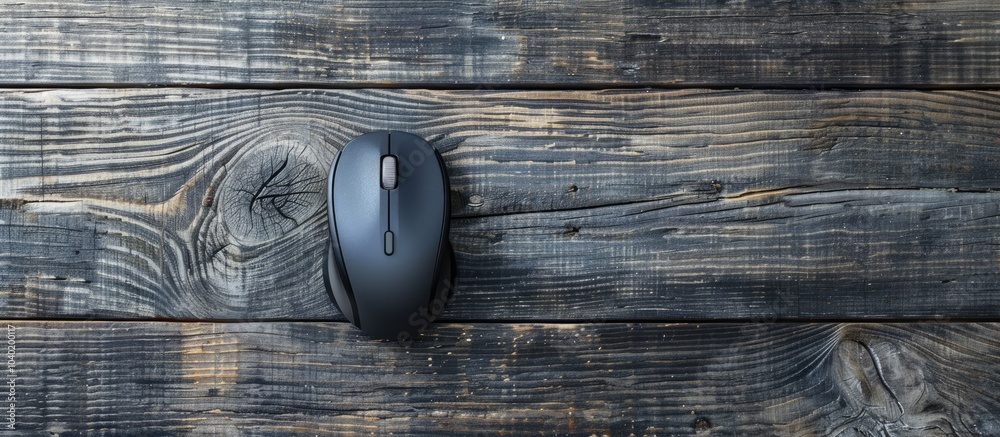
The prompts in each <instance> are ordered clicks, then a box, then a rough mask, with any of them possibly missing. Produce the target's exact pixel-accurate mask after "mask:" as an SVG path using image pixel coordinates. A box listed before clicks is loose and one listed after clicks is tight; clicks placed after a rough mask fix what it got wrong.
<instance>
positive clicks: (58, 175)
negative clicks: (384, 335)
mask: <svg viewBox="0 0 1000 437" xmlns="http://www.w3.org/2000/svg"><path fill="white" fill-rule="evenodd" d="M0 110H2V111H0V113H2V114H4V115H3V117H2V118H0V153H2V155H3V156H4V159H3V160H2V161H0V175H2V180H0V182H2V183H0V199H4V200H3V201H2V202H0V223H2V224H3V228H2V232H0V243H2V244H3V246H2V247H4V248H5V249H3V250H0V266H2V267H3V269H2V270H0V290H2V291H4V295H5V299H6V300H5V305H4V307H3V311H4V314H5V315H7V316H8V317H31V318H35V317H94V316H97V317H109V318H119V317H121V318H146V317H168V318H171V317H179V318H186V319H187V318H211V319H247V318H254V319H301V318H334V317H337V316H338V315H337V313H336V311H335V310H334V309H333V307H332V305H331V303H330V302H329V300H328V298H327V297H326V295H325V293H324V292H323V287H322V282H321V271H320V268H319V260H320V259H321V257H320V256H319V254H320V253H321V249H322V247H323V242H324V241H326V238H328V237H327V225H326V217H325V212H324V211H325V209H324V208H325V207H324V202H325V194H324V188H323V185H324V180H325V174H326V171H327V170H328V166H329V163H330V162H331V161H332V159H333V156H334V153H335V152H336V150H337V148H338V147H340V145H341V144H343V143H344V142H346V141H347V140H348V139H349V138H351V137H353V136H356V135H358V134H360V133H362V132H366V131H370V130H376V129H403V130H409V131H412V132H414V133H417V134H419V135H422V136H424V137H425V138H428V139H429V140H431V141H432V143H433V144H435V146H436V147H438V148H439V150H440V151H441V152H442V153H443V155H444V158H445V161H446V163H447V165H448V167H449V171H450V173H451V177H452V187H453V193H452V195H453V200H454V201H453V205H454V210H453V215H454V218H455V219H456V220H455V223H454V225H453V227H452V235H451V238H452V241H453V243H454V245H455V247H456V249H457V251H458V258H459V284H458V295H457V297H456V298H455V300H454V301H453V302H452V305H451V306H450V307H449V309H448V310H447V312H446V313H445V316H444V317H445V318H446V319H448V320H455V321H461V320H495V319H502V320H512V319H516V320H531V319H536V320H537V319H544V320H579V321H600V320H609V319H614V320H617V319H632V318H643V319H648V320H669V319H705V318H726V319H746V320H772V319H786V318H801V319H817V318H819V319H827V318H829V319H842V318H870V317H876V318H877V317H893V318H897V317H898V318H907V317H918V318H926V317H935V318H951V317H994V316H995V315H996V314H997V312H998V310H1000V300H998V298H997V293H996V291H997V288H998V276H997V273H998V272H997V270H998V268H1000V262H998V258H997V251H996V250H997V247H998V244H1000V241H998V240H997V238H998V237H997V235H996V232H995V229H997V225H998V223H997V221H998V220H1000V210H998V208H1000V206H998V202H997V199H998V198H997V195H996V194H995V193H994V192H993V191H995V190H997V189H998V188H1000V161H997V160H996V159H995V156H996V154H997V145H998V144H997V141H996V135H995V130H996V129H997V127H998V125H997V120H998V119H1000V95H998V94H997V93H993V92H973V91H960V92H915V91H864V92H805V91H802V92H798V91H705V90H684V91H651V90H606V91H520V92H518V91H509V92H496V91H425V90H404V91H400V90H345V91H316V90H290V91H227V90H187V89H156V90H55V91H41V92H18V91H7V92H4V93H0Z"/></svg>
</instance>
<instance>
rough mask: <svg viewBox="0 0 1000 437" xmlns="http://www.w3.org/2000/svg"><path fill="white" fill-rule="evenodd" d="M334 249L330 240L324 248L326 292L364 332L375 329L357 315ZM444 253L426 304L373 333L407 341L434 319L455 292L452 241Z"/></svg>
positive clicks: (389, 338)
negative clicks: (363, 322) (345, 286)
mask: <svg viewBox="0 0 1000 437" xmlns="http://www.w3.org/2000/svg"><path fill="white" fill-rule="evenodd" d="M334 250H335V248H334V247H333V244H331V243H330V242H329V241H327V243H326V248H325V249H324V250H323V283H324V284H325V285H326V292H327V294H328V295H329V296H330V298H331V300H333V304H334V305H335V306H336V307H337V309H338V310H340V312H341V313H343V314H344V317H347V320H348V321H349V322H351V323H352V324H354V325H355V326H357V327H358V328H361V329H363V330H365V331H368V332H372V331H371V329H372V328H371V327H368V326H367V325H363V324H362V321H361V320H360V317H359V316H358V311H357V304H356V303H355V301H354V297H353V295H352V294H351V293H349V292H348V291H347V290H346V289H345V288H344V285H343V284H344V281H343V280H342V277H341V273H340V268H339V267H338V266H337V261H336V256H335V254H334V252H333V251H334ZM443 251H444V253H443V254H442V256H441V260H442V261H443V265H442V266H441V269H440V273H439V275H438V278H437V280H436V285H435V287H434V292H433V293H431V294H430V295H429V298H428V300H427V306H421V307H419V308H416V309H414V310H413V311H412V312H411V313H410V314H409V315H408V316H407V317H406V318H405V319H398V318H397V319H396V320H400V321H399V322H397V323H394V324H393V326H388V327H386V328H388V329H380V330H378V331H377V332H381V333H382V334H381V335H373V336H376V337H378V338H383V339H387V340H404V341H405V340H407V339H410V338H413V337H415V336H417V335H419V334H420V333H421V332H423V331H424V329H426V328H427V327H428V326H429V325H430V324H431V322H433V321H434V319H436V318H437V317H438V316H440V315H441V312H442V311H444V307H445V305H446V304H447V302H448V300H450V299H451V297H452V296H453V295H454V292H455V284H456V282H455V281H456V276H457V275H456V274H457V269H456V268H455V267H456V264H455V252H454V251H453V250H452V248H451V243H450V242H445V244H444V248H443Z"/></svg>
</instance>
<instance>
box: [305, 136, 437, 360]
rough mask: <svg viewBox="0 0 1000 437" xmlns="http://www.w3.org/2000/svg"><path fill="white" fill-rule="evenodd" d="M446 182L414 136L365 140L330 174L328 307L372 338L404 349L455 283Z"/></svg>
mask: <svg viewBox="0 0 1000 437" xmlns="http://www.w3.org/2000/svg"><path fill="white" fill-rule="evenodd" d="M450 211H451V205H450V190H449V185H448V174H447V172H446V171H445V167H444V161H443V160H442V159H441V155H440V154H438V153H437V151H436V150H434V148H432V147H431V146H430V144H428V143H427V142H426V141H424V140H423V139H422V138H420V137H418V136H416V135H412V134H408V133H405V132H399V131H381V132H372V133H368V134H365V135H362V136H360V137H357V138H355V139H353V140H351V141H350V142H348V143H347V144H346V145H345V146H344V147H343V148H342V149H341V150H340V152H338V153H337V156H336V158H334V160H333V165H331V166H330V177H329V180H328V182H327V213H328V215H329V219H330V237H331V238H330V243H329V244H328V245H327V250H326V254H325V259H324V262H323V277H324V279H325V282H326V288H327V291H328V292H329V294H330V296H331V297H332V298H333V302H334V304H336V306H337V308H338V309H340V312H342V313H343V314H344V315H345V316H346V317H347V319H348V320H350V321H351V323H353V324H354V325H356V326H357V327H359V328H361V330H362V331H364V332H366V333H368V334H369V335H370V336H372V337H375V338H381V339H391V340H400V341H408V340H410V339H412V338H414V337H415V336H416V335H417V334H419V333H420V332H422V331H423V329H424V328H426V327H427V326H428V325H429V324H430V323H431V322H432V321H433V320H434V318H436V317H437V316H438V315H439V314H440V312H441V310H443V308H444V305H445V303H446V301H447V299H448V298H449V297H450V296H451V294H452V293H451V292H452V290H454V285H455V277H454V275H455V266H454V262H455V261H454V254H453V252H452V249H451V244H450V243H449V242H448V227H449V218H450V215H451V214H450Z"/></svg>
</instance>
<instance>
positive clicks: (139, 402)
mask: <svg viewBox="0 0 1000 437" xmlns="http://www.w3.org/2000/svg"><path fill="white" fill-rule="evenodd" d="M11 324H12V325H13V326H14V333H15V337H16V338H15V341H16V356H15V368H16V381H15V384H16V390H17V394H18V396H17V400H16V412H15V414H16V420H17V422H16V426H17V427H18V429H20V430H22V432H29V431H38V432H45V431H49V432H55V433H62V432H71V433H74V434H75V433H95V434H105V433H112V434H115V433H117V434H131V433H136V432H140V431H141V432H144V433H171V434H173V433H182V432H183V433H193V434H211V435H292V434H294V435H318V434H331V433H336V434H365V435H370V434H375V435H388V434H390V433H394V434H402V435H433V436H441V435H498V434H503V435H538V434H540V433H541V434H546V435H551V434H558V435H573V436H577V435H579V436H588V435H613V436H626V435H632V434H634V435H698V436H701V435H778V436H799V435H831V436H855V435H857V436H860V435H890V436H902V435H922V436H929V435H942V436H944V435H955V436H975V435H996V434H997V433H1000V419H998V417H1000V415H998V412H1000V401H998V400H997V397H996V392H997V390H998V389H1000V380H998V379H997V376H996V375H998V374H1000V368H998V366H1000V364H998V363H1000V340H998V339H1000V326H998V325H997V324H992V323H986V324H968V323H950V324H702V325H693V324H680V325H661V324H614V323H608V324H583V325H574V324H490V323H478V324H472V325H465V324H443V325H438V326H436V327H435V328H433V329H432V330H430V331H428V335H427V336H426V337H425V338H423V339H422V340H421V341H418V342H414V343H413V344H412V345H410V346H409V347H402V346H400V345H398V344H395V343H387V342H373V341H369V340H365V339H364V337H363V335H361V334H360V333H359V331H357V330H355V329H354V328H353V327H351V326H350V325H347V324H346V323H238V324H225V323H215V324H213V323H155V322H153V323H150V322H131V323H121V322H119V323H108V322H19V321H13V322H11ZM5 325H6V323H5ZM5 408H6V407H5Z"/></svg>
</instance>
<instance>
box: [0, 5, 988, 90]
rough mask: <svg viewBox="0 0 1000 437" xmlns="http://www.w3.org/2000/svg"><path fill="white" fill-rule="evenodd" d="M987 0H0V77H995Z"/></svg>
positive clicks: (893, 81) (530, 81) (925, 81)
mask: <svg viewBox="0 0 1000 437" xmlns="http://www.w3.org/2000/svg"><path fill="white" fill-rule="evenodd" d="M998 21H1000V7H998V5H997V4H996V2H993V1H989V0H944V1H934V2H926V1H916V0H902V1H895V2H884V1H879V0H858V1H852V2H848V3H844V2H787V1H754V2H690V3H689V2H659V1H626V2H614V1H607V0H592V1H583V2H578V1H551V0H545V1H538V2H497V3H494V2H486V3H475V2H473V3H455V2H450V1H394V2H391V3H381V2H371V1H338V2H326V1H318V0H302V1H294V2H265V1H256V0H246V1H235V2H203V1H194V0H183V1H162V0H160V1H151V2H150V1H143V2H138V1H124V2H122V1H117V2H112V1H106V0H105V1H96V2H94V1H78V0H77V1H51V0H28V1H24V2H15V3H9V4H6V5H4V8H3V11H2V12H0V29H4V43H3V44H2V45H0V59H2V60H3V62H4V68H3V69H2V71H0V83H5V84H39V85H42V84H145V83H160V84H186V83H217V84H218V83H222V84H262V85H268V84H277V85H282V84H288V83H299V84H303V83H312V84H331V85H339V84H345V85H351V86H356V85H359V84H366V85H413V84H439V85H461V86H474V85H477V84H492V85H504V86H510V85H516V86H523V85H540V86H559V85H562V86H566V85H575V86H606V85H610V84H628V85H637V84H640V85H641V84H646V85H659V86H665V85H677V84H687V85H692V84H693V85H702V86H703V85H733V84H744V85H780V86H801V85H805V86H817V87H822V86H831V85H835V86H886V85H888V86H934V87H948V86H954V85H972V86H996V85H997V84H1000V68H997V66H996V65H997V60H998V59H1000V36H997V34H996V32H995V28H996V23H997V22H998Z"/></svg>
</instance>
